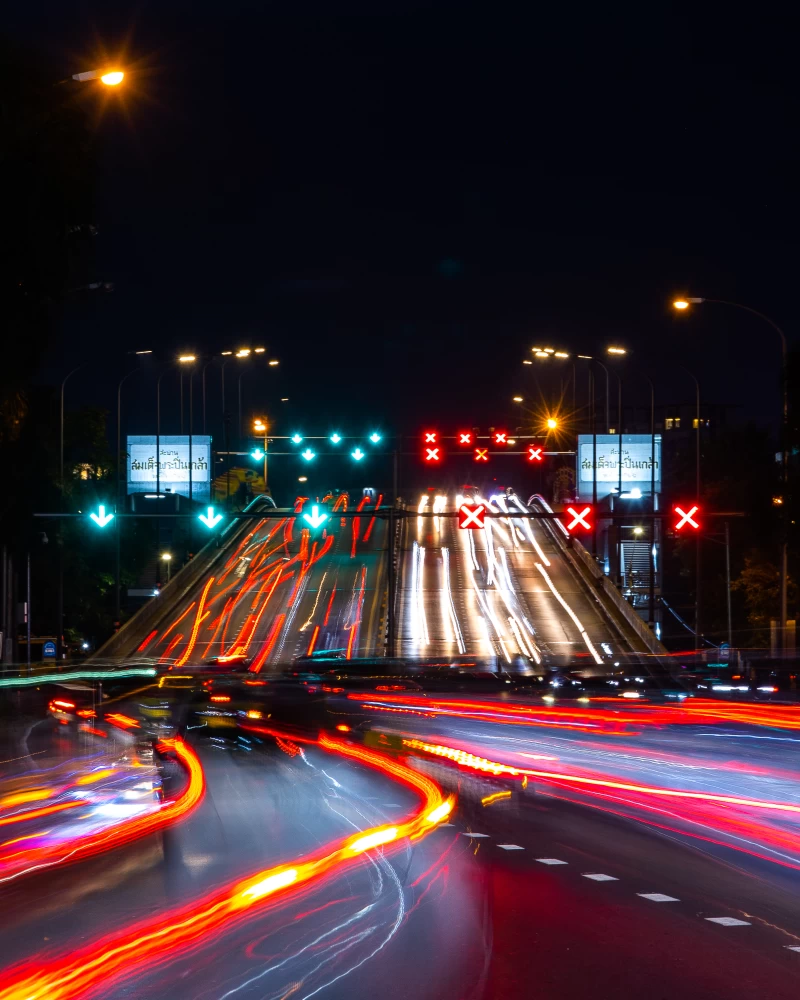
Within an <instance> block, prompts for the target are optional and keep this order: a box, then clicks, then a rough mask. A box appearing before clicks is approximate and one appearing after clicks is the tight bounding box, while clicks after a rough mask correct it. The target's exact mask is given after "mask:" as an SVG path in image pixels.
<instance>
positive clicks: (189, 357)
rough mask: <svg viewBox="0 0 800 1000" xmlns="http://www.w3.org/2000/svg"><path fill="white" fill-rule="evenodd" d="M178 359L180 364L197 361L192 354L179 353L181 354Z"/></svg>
mask: <svg viewBox="0 0 800 1000" xmlns="http://www.w3.org/2000/svg"><path fill="white" fill-rule="evenodd" d="M178 361H179V362H180V363H181V364H182V365H185V364H188V363H190V362H192V361H197V358H196V357H195V355H194V354H181V356H180V357H179V358H178Z"/></svg>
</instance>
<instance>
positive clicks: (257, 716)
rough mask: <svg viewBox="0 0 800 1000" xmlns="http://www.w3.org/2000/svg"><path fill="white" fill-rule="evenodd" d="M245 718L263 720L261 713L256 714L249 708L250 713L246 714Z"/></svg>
mask: <svg viewBox="0 0 800 1000" xmlns="http://www.w3.org/2000/svg"><path fill="white" fill-rule="evenodd" d="M247 718H248V719H261V718H263V716H262V714H261V712H257V711H256V710H255V709H254V708H251V709H250V711H249V712H248V713H247Z"/></svg>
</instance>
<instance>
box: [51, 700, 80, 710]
mask: <svg viewBox="0 0 800 1000" xmlns="http://www.w3.org/2000/svg"><path fill="white" fill-rule="evenodd" d="M50 705H51V706H54V707H55V708H62V709H73V708H75V704H74V702H71V701H58V700H53V701H51V702H50Z"/></svg>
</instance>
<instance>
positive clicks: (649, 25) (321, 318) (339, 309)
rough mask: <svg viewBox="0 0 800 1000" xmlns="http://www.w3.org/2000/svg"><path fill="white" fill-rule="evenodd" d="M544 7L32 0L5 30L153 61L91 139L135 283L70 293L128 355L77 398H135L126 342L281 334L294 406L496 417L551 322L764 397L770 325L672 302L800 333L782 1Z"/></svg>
mask: <svg viewBox="0 0 800 1000" xmlns="http://www.w3.org/2000/svg"><path fill="white" fill-rule="evenodd" d="M523 6H527V7H528V8H529V9H530V13H529V14H528V15H527V16H519V15H518V14H517V16H514V15H513V14H510V13H509V8H506V9H505V10H504V11H500V10H495V8H494V5H485V6H484V9H483V11H482V12H481V13H479V14H477V15H476V16H472V15H471V14H470V13H465V11H464V8H463V7H462V8H461V9H459V8H457V7H455V6H450V5H447V6H445V5H424V6H423V5H420V4H418V5H413V4H400V3H395V4H388V5H383V6H380V7H379V6H378V5H376V4H369V5H366V4H364V5H360V6H359V5H357V4H352V5H340V4H336V3H335V2H333V0H331V2H329V3H319V4H303V3H292V4H282V5H278V4H268V3H243V2H239V0H229V2H226V3H214V4H210V3H204V2H192V3H188V2H186V3H184V2H172V3H170V2H169V0H162V2H160V3H151V4H149V5H148V4H140V5H138V6H136V7H134V6H128V7H127V8H126V5H125V4H124V3H120V4H115V5H109V4H107V3H104V4H92V3H83V4H69V5H64V4H62V3H57V2H55V0H40V2H38V3H31V4H29V5H27V6H26V8H25V10H24V11H23V10H21V9H18V10H17V11H16V13H15V15H14V18H15V21H13V22H12V23H10V24H7V27H6V30H7V31H8V32H10V33H11V34H14V35H18V36H19V37H23V38H25V39H26V40H27V41H29V42H30V43H32V44H33V45H35V46H36V47H38V48H39V49H40V50H42V51H43V52H45V54H47V55H49V57H50V58H52V60H53V65H54V73H57V74H59V75H62V76H63V75H66V74H68V73H72V72H75V71H76V70H78V69H81V68H85V67H84V65H83V64H81V65H79V63H80V62H81V60H83V62H84V63H85V64H86V65H88V62H89V61H91V59H92V58H93V57H94V56H93V52H94V51H96V46H97V44H98V43H99V42H102V44H104V45H105V46H106V47H107V48H108V50H109V51H111V52H114V51H118V50H120V49H121V48H123V47H124V48H125V49H126V50H127V59H128V61H129V63H130V65H132V67H133V71H132V72H131V73H130V76H129V81H127V82H128V84H129V88H128V90H127V92H120V94H119V95H118V96H119V99H120V100H121V101H122V102H123V103H124V113H122V112H121V109H118V110H117V111H112V112H111V113H109V114H107V115H106V116H105V117H104V119H103V121H102V123H101V124H100V125H99V126H98V129H97V133H96V143H97V149H98V155H99V157H100V163H101V182H100V187H99V191H98V207H97V215H98V218H97V222H98V224H99V225H100V236H99V237H98V260H97V269H98V274H97V276H98V277H101V278H104V279H105V280H110V281H113V282H114V284H115V290H114V292H113V293H112V294H109V295H105V296H101V297H98V298H84V299H81V300H80V301H79V302H76V303H75V305H74V306H73V307H72V308H71V310H70V315H69V317H68V319H67V321H66V323H65V328H64V331H63V338H62V344H63V355H64V356H65V357H66V355H67V354H68V355H69V356H70V357H82V356H83V355H84V354H87V353H89V352H93V351H95V350H97V349H103V350H106V349H107V350H108V351H109V353H110V355H111V357H112V360H110V361H109V365H108V368H107V369H106V370H105V372H104V374H105V376H106V377H105V378H103V379H100V380H98V379H97V378H96V376H95V375H90V374H89V373H87V375H86V377H85V378H83V382H81V381H80V379H81V378H82V376H78V377H77V378H76V383H75V389H76V392H78V391H80V394H81V395H82V396H83V394H86V395H87V396H90V395H91V394H92V393H101V394H102V391H103V385H105V386H106V388H108V387H111V391H112V392H113V388H114V386H115V384H116V378H117V373H118V372H123V371H125V370H127V369H126V367H125V364H124V362H121V363H120V364H117V363H116V361H115V360H113V356H114V355H116V353H117V352H118V351H119V352H120V353H121V352H122V351H124V350H129V349H134V348H139V347H155V348H157V349H159V350H161V351H164V352H167V353H169V352H170V351H173V350H174V351H179V350H185V349H194V350H196V351H198V352H203V351H214V350H216V351H219V350H223V349H225V348H228V347H236V346H238V345H239V344H247V343H248V342H249V343H250V344H252V345H255V344H256V343H259V342H263V343H266V344H268V345H269V347H270V351H271V352H272V353H273V354H274V355H275V356H277V357H279V358H280V359H281V367H280V372H281V374H280V379H281V381H280V382H279V383H276V395H277V396H285V395H288V396H290V397H291V400H292V404H291V405H292V408H293V410H292V420H294V421H297V420H302V421H303V422H305V423H306V424H307V425H309V424H312V423H314V422H318V424H326V425H327V424H329V423H334V424H340V423H343V422H344V421H346V420H349V421H350V422H351V423H352V424H353V425H354V426H355V425H359V426H358V429H359V430H360V425H361V424H372V423H381V424H382V425H383V426H384V427H398V426H400V427H403V428H404V429H407V430H413V429H418V428H420V426H421V425H423V424H426V423H429V422H431V421H441V420H444V419H447V418H448V417H449V418H450V419H452V421H453V423H454V424H462V423H473V424H478V423H482V422H487V423H493V422H495V421H496V420H497V418H498V415H499V419H500V420H503V419H504V415H505V414H507V413H508V408H509V407H508V402H509V398H510V396H511V395H513V394H514V393H515V392H522V393H523V394H524V393H525V392H526V391H527V392H530V388H531V387H530V385H527V386H526V384H525V382H524V378H526V377H529V373H530V371H531V369H530V368H524V369H523V368H522V366H521V363H520V362H521V359H522V357H523V356H525V355H526V354H527V353H528V352H529V349H530V347H531V346H532V345H533V344H535V343H537V342H540V343H541V342H542V341H543V340H548V341H550V342H551V343H552V344H553V346H561V345H564V346H566V347H567V348H568V349H574V350H577V351H580V352H587V353H591V352H593V351H602V349H603V347H604V345H605V344H607V343H608V342H609V341H611V340H614V341H619V342H622V343H624V344H626V345H627V346H628V347H630V348H631V349H632V351H633V352H634V354H633V355H632V359H635V364H636V365H638V366H640V367H642V368H643V369H645V370H646V371H648V372H651V373H653V375H654V377H656V381H657V393H658V394H659V397H660V398H667V397H669V398H671V399H679V398H682V399H686V400H689V399H691V398H692V397H691V385H690V384H689V382H688V380H687V379H686V378H685V376H682V375H681V374H680V373H679V372H677V373H676V372H675V371H674V369H670V364H671V363H672V362H673V361H675V360H682V361H683V362H684V363H685V364H687V366H688V367H690V368H692V369H693V370H695V371H696V373H697V374H698V376H699V377H700V379H701V383H702V386H703V393H704V396H705V397H706V398H707V399H709V400H714V401H720V402H730V403H737V404H742V405H743V410H742V413H743V415H745V416H754V417H756V418H758V419H762V420H763V419H769V417H770V416H771V415H772V414H773V411H775V412H777V408H778V398H777V382H778V375H777V373H778V358H779V353H778V345H777V340H776V339H775V337H774V334H773V333H772V331H771V330H770V329H769V328H768V327H766V326H761V325H759V324H758V323H757V321H756V320H754V319H750V318H748V317H746V316H742V315H737V313H736V312H735V311H729V310H726V309H725V308H724V307H721V306H711V305H707V306H705V307H701V308H700V310H698V311H697V312H696V313H695V314H694V315H693V316H692V317H687V316H682V317H681V318H680V319H676V317H675V316H674V315H671V314H670V310H669V307H668V303H669V300H670V298H671V296H672V295H673V293H674V292H676V291H685V292H689V293H694V294H704V295H707V296H713V297H719V298H730V299H736V300H738V301H741V302H744V303H747V304H749V305H751V306H753V307H754V308H757V309H760V310H762V311H765V312H767V313H768V314H770V315H771V316H772V317H773V318H774V319H775V320H776V321H777V322H778V323H779V324H781V325H782V326H783V327H784V328H785V329H786V331H787V334H788V335H789V337H790V340H792V339H793V337H794V333H795V330H796V329H797V321H798V318H799V315H800V310H799V309H798V305H797V294H796V290H795V289H796V271H797V263H798V260H797V257H798V255H797V231H798V222H799V221H800V219H799V218H798V215H799V213H798V197H797V177H798V176H800V174H799V173H798V167H800V163H798V147H797V131H798V130H797V121H798V107H797V104H798V101H797V96H798V95H797V91H796V89H795V85H796V84H795V79H794V68H793V67H794V65H795V53H794V41H793V38H794V36H793V34H792V32H791V30H790V24H789V21H788V14H787V20H786V21H781V20H780V19H779V18H776V19H775V20H771V19H770V18H771V17H772V15H771V14H770V13H769V11H768V9H767V8H764V9H763V10H762V9H761V8H759V7H752V6H750V7H748V8H746V9H743V13H745V14H746V19H743V20H737V12H736V10H735V9H734V8H726V9H725V10H724V12H722V11H719V12H717V13H715V14H714V15H713V16H712V15H711V14H710V13H709V14H708V16H706V15H704V14H703V13H702V12H698V11H697V10H696V9H695V10H691V11H690V9H689V8H686V9H684V10H681V9H679V8H678V7H675V6H671V5H666V4H649V5H648V4H640V5H637V6H636V7H630V8H627V9H618V10H617V11H616V12H615V11H614V10H613V9H611V8H610V7H609V5H596V4H592V5H589V4H585V5H581V4H578V5H561V9H560V10H559V11H556V10H555V9H553V8H551V7H542V5H539V4H531V5H522V4H520V5H517V8H516V9H517V11H519V10H522V9H523ZM378 9H379V10H381V11H383V12H384V13H380V14H376V13H375V11H376V10H378ZM62 363H63V364H66V360H65V359H64V358H62V359H61V360H59V361H58V364H62ZM53 367H55V366H53ZM274 374H275V373H274V372H272V373H269V376H267V375H265V374H264V373H261V372H259V373H255V374H254V375H253V376H252V377H251V376H250V375H248V377H247V381H246V383H245V385H246V386H248V385H249V386H250V387H249V388H248V392H249V393H250V394H251V396H250V398H249V399H248V405H250V404H253V405H259V406H261V405H262V402H263V404H264V405H266V406H267V407H268V408H269V409H270V410H272V409H275V410H276V409H277V406H278V404H277V403H275V402H274V400H275V396H273V394H272V391H271V387H270V383H269V382H267V381H266V378H267V377H270V378H271V377H273V376H274ZM275 377H276V378H277V376H275ZM251 378H252V384H251V385H250V383H251ZM98 382H99V387H98ZM278 387H279V388H278ZM631 391H634V390H633V389H632V390H631ZM635 391H639V389H636V390H635ZM142 392H143V393H144V389H143V390H142ZM259 393H260V394H261V395H259ZM145 398H146V394H143V395H142V397H141V400H145ZM105 401H106V402H107V403H110V401H111V397H110V396H109V398H108V399H106V400H105ZM134 405H136V404H134ZM139 405H141V406H144V405H145V402H144V401H140V403H139ZM147 405H148V406H149V403H148V404H147ZM251 408H252V407H251ZM142 419H143V420H144V417H143V418H142ZM148 419H149V417H148ZM140 429H141V430H145V431H147V430H149V429H151V428H149V427H142V428H139V427H131V430H134V431H135V430H140ZM323 429H325V428H323Z"/></svg>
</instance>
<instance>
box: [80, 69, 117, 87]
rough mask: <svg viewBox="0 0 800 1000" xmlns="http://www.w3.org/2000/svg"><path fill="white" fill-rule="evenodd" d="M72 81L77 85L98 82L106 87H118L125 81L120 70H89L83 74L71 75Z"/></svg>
mask: <svg viewBox="0 0 800 1000" xmlns="http://www.w3.org/2000/svg"><path fill="white" fill-rule="evenodd" d="M72 79H73V80H77V81H78V83H86V82H87V81H89V80H99V81H100V82H101V83H104V84H105V85H106V87H118V86H119V85H120V84H121V83H122V81H123V80H124V79H125V74H124V73H123V72H122V70H120V69H108V70H102V69H90V70H86V72H84V73H73V74H72Z"/></svg>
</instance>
